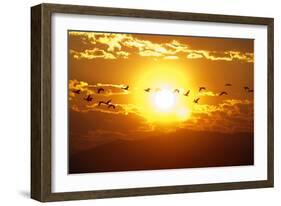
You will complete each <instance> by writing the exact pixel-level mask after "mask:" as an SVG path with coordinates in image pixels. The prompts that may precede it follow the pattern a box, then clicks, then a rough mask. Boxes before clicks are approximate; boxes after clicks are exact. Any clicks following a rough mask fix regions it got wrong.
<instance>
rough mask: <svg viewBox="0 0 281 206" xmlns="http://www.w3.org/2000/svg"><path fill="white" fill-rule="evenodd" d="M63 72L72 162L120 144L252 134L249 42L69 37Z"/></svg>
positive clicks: (144, 36) (92, 34)
mask: <svg viewBox="0 0 281 206" xmlns="http://www.w3.org/2000/svg"><path fill="white" fill-rule="evenodd" d="M68 66H69V68H68V72H69V77H68V78H69V85H68V87H69V94H68V95H69V135H70V154H71V155H74V154H78V153H80V152H83V151H85V150H88V149H92V148H96V147H99V146H102V145H105V144H109V143H111V142H114V141H119V140H125V141H137V140H142V139H153V138H156V139H157V138H161V137H163V138H171V139H173V138H174V137H177V136H184V134H187V133H188V135H189V136H192V134H198V132H200V134H202V135H203V136H204V134H206V135H207V134H209V133H212V134H222V135H223V136H224V138H226V139H227V138H228V136H229V135H235V134H236V133H237V134H238V133H239V134H242V133H243V134H251V135H252V134H253V125H254V124H253V123H254V122H253V109H254V106H253V94H254V93H253V90H254V88H253V85H254V82H253V78H254V40H252V39H231V38H213V37H209V38H208V37H189V36H167V35H166V36H165V35H149V34H122V33H101V32H83V31H69V33H68ZM200 87H202V88H201V91H199V90H200ZM244 87H248V88H244ZM99 89H101V90H99ZM223 92H225V93H223ZM87 97H90V98H93V99H91V100H89V101H87ZM109 100H111V101H109ZM107 101H109V103H108V104H106V103H100V104H99V102H107ZM109 105H113V106H111V107H109ZM251 135H250V136H251ZM185 138H189V137H188V136H186V137H185ZM245 138H248V137H247V135H246V137H245ZM205 143H206V142H205ZM202 144H204V142H202Z"/></svg>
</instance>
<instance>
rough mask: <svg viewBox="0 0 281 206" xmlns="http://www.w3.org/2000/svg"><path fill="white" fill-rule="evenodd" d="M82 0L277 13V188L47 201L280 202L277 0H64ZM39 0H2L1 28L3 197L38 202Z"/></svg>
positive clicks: (280, 15) (278, 28)
mask: <svg viewBox="0 0 281 206" xmlns="http://www.w3.org/2000/svg"><path fill="white" fill-rule="evenodd" d="M45 2H46V3H47V2H48V3H67V4H84V5H95V6H110V7H124V8H125V7H127V8H139V9H154V10H155V9H156V10H171V11H186V12H201V13H218V14H231V15H247V16H268V17H274V18H275V64H274V66H275V105H276V106H275V188H273V189H272V188H271V189H256V190H237V191H223V192H206V193H193V194H180V195H165V196H164V195H162V196H150V197H149V196H146V197H132V198H115V199H106V200H86V201H79V202H77V201H72V202H57V203H47V205H66V206H67V205H82V206H83V205H92V204H95V205H96V206H101V205H114V206H118V205H122V206H126V205H128V206H129V205H130V206H131V205H134V206H138V205H142V206H143V205H161V206H166V205H167V206H171V205H177V206H180V205H216V206H220V205H228V206H232V205H235V206H237V205H247V204H248V205H280V200H281V166H280V163H281V141H280V135H281V127H280V125H279V124H280V117H281V114H280V107H278V105H280V104H281V95H280V94H281V93H280V92H278V90H279V89H280V88H281V83H280V81H281V78H280V77H281V74H280V70H279V68H280V66H281V65H280V63H281V62H280V60H281V47H280V38H281V12H280V5H278V3H279V1H276V0H263V1H260V0H253V1H252V0H246V1H245V0H224V1H222V0H212V1H210V0H209V1H208V0H205V1H203V0H119V1H117V0H115V1H114V0H107V1H102V0H99V1H98V0H84V1H82V0H81V1H74V0H68V1H67V0H61V1H45ZM39 3H41V1H36V0H29V1H28V2H27V1H16V0H6V1H2V2H1V7H0V11H1V12H0V15H1V18H0V19H1V20H0V24H1V27H0V29H1V32H0V70H1V73H0V133H1V135H0V138H1V141H2V142H1V143H0V153H1V155H0V162H1V163H2V165H1V169H0V194H1V195H0V203H1V205H29V206H32V205H39V204H40V203H38V202H36V201H34V200H31V199H29V191H30V189H29V185H30V7H31V6H32V5H36V4H39Z"/></svg>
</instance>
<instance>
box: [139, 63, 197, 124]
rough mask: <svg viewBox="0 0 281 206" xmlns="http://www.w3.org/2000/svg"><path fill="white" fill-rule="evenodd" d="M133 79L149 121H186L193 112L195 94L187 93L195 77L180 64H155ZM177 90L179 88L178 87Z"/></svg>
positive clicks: (141, 107)
mask: <svg viewBox="0 0 281 206" xmlns="http://www.w3.org/2000/svg"><path fill="white" fill-rule="evenodd" d="M147 68H149V69H148V70H147V71H146V72H143V70H142V73H140V74H139V75H138V76H137V77H138V78H137V79H136V80H135V81H134V83H135V85H136V92H135V93H134V94H135V95H134V102H135V104H136V105H138V106H139V108H140V109H141V114H142V115H143V117H145V118H146V119H147V120H148V121H152V122H159V123H172V124H173V123H175V122H183V121H186V120H188V119H189V118H190V116H191V114H192V101H191V99H192V98H194V97H193V94H191V95H190V96H188V97H187V96H184V95H183V94H184V92H185V91H186V89H187V88H188V89H191V88H192V81H191V79H190V78H189V75H188V74H187V73H186V71H185V70H184V68H182V67H181V65H168V64H167V65H163V64H159V65H158V64H156V63H155V65H149V66H147ZM175 90H177V91H175Z"/></svg>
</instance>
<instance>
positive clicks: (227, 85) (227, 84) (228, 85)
mask: <svg viewBox="0 0 281 206" xmlns="http://www.w3.org/2000/svg"><path fill="white" fill-rule="evenodd" d="M224 86H226V87H230V86H232V84H230V83H226V84H225V85H224Z"/></svg>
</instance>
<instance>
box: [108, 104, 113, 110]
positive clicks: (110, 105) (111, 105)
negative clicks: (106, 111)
mask: <svg viewBox="0 0 281 206" xmlns="http://www.w3.org/2000/svg"><path fill="white" fill-rule="evenodd" d="M110 107H112V108H113V109H115V105H113V104H109V105H108V107H107V108H110Z"/></svg>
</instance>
